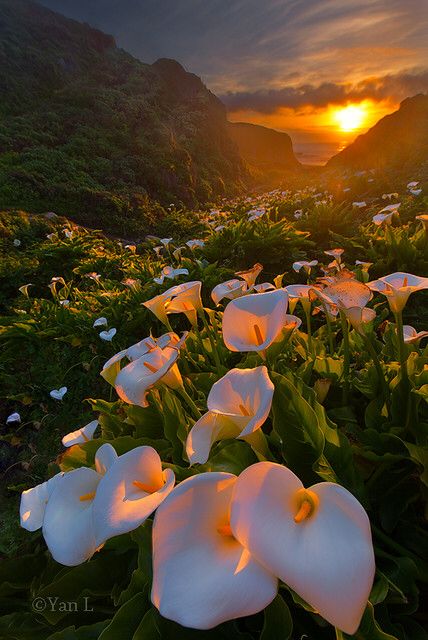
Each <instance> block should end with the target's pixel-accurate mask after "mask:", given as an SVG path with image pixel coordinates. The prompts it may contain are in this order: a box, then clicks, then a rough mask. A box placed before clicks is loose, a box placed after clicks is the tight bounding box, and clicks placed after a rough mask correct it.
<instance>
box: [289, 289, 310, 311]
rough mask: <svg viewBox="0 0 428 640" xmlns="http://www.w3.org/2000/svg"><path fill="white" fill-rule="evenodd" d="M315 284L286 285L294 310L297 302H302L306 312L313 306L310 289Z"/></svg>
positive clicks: (291, 306) (291, 307)
mask: <svg viewBox="0 0 428 640" xmlns="http://www.w3.org/2000/svg"><path fill="white" fill-rule="evenodd" d="M312 289H313V286H311V285H308V284H289V285H287V286H286V287H285V290H286V291H287V293H288V299H289V303H290V310H294V308H295V306H296V304H297V303H298V302H300V304H301V305H302V307H303V309H304V311H305V312H307V311H309V310H310V308H311V300H310V297H309V293H310V291H312Z"/></svg>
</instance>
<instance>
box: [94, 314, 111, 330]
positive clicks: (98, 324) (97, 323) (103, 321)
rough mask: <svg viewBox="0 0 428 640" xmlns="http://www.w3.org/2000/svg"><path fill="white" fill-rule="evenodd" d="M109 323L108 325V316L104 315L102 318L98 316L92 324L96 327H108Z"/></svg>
mask: <svg viewBox="0 0 428 640" xmlns="http://www.w3.org/2000/svg"><path fill="white" fill-rule="evenodd" d="M107 325H108V321H107V318H104V316H101V318H97V319H96V320H95V321H94V324H93V325H92V326H93V327H94V329H95V327H106V326H107Z"/></svg>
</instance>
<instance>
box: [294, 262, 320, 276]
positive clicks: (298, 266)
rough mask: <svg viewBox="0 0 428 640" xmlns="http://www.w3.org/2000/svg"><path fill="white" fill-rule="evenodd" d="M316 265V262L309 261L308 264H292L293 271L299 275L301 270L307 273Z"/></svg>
mask: <svg viewBox="0 0 428 640" xmlns="http://www.w3.org/2000/svg"><path fill="white" fill-rule="evenodd" d="M317 264H318V260H311V261H310V262H308V261H307V260H299V261H297V262H293V269H294V271H296V272H297V273H299V271H301V270H302V269H304V270H305V271H306V272H307V273H309V272H310V270H311V269H312V267H316V265H317Z"/></svg>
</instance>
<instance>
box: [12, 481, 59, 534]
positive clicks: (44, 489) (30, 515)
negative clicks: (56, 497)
mask: <svg viewBox="0 0 428 640" xmlns="http://www.w3.org/2000/svg"><path fill="white" fill-rule="evenodd" d="M63 475H64V474H63V473H62V472H61V473H57V474H56V475H55V476H53V478H50V479H49V480H47V481H46V482H43V483H42V484H38V485H37V486H36V487H32V488H31V489H26V490H25V491H23V492H22V493H21V504H20V507H19V515H20V521H21V527H22V528H23V529H27V531H37V529H40V527H41V526H42V524H43V519H44V517H45V510H46V505H47V503H48V500H49V497H50V495H51V493H52V491H53V490H54V487H55V485H56V483H57V482H58V480H59V478H61V477H62V476H63Z"/></svg>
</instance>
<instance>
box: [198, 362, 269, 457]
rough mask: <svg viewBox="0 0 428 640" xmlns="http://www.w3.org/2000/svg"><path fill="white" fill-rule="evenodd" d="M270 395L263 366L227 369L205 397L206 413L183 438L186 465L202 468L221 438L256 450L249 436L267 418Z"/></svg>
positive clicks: (251, 435) (267, 378)
mask: <svg viewBox="0 0 428 640" xmlns="http://www.w3.org/2000/svg"><path fill="white" fill-rule="evenodd" d="M273 392H274V385H273V383H272V382H271V380H270V378H269V374H268V370H267V368H266V367H265V366H261V367H256V368H255V369H231V370H230V371H229V372H228V373H226V375H225V376H223V377H222V378H220V380H218V381H217V382H215V383H214V384H213V386H212V387H211V390H210V392H209V394H208V399H207V407H208V412H207V413H206V414H205V415H203V416H202V417H201V418H200V419H199V420H198V421H197V422H196V424H195V425H194V426H193V427H192V429H191V430H190V432H189V435H188V437H187V442H186V453H187V456H188V458H189V461H190V463H191V464H195V463H199V464H204V463H205V462H206V461H207V460H208V456H209V453H210V450H211V447H212V445H213V444H214V442H217V441H218V440H223V439H224V438H242V439H243V440H247V441H248V442H249V443H250V444H254V446H255V447H256V448H257V444H258V442H257V440H254V437H253V436H254V434H255V432H256V431H257V430H258V429H260V428H261V426H262V425H263V424H264V422H265V421H266V419H267V417H268V415H269V411H270V408H271V406H272V397H273Z"/></svg>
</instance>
